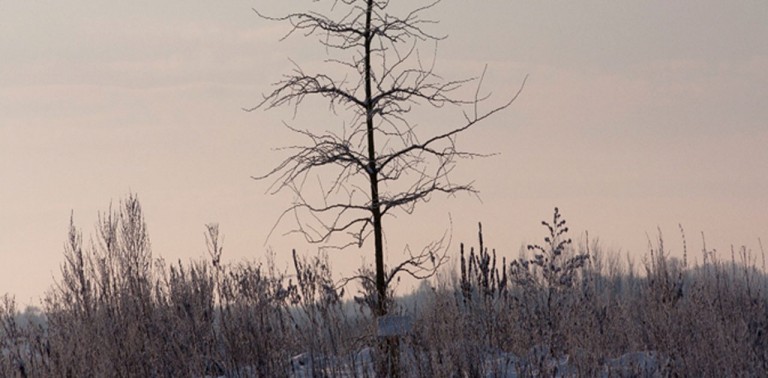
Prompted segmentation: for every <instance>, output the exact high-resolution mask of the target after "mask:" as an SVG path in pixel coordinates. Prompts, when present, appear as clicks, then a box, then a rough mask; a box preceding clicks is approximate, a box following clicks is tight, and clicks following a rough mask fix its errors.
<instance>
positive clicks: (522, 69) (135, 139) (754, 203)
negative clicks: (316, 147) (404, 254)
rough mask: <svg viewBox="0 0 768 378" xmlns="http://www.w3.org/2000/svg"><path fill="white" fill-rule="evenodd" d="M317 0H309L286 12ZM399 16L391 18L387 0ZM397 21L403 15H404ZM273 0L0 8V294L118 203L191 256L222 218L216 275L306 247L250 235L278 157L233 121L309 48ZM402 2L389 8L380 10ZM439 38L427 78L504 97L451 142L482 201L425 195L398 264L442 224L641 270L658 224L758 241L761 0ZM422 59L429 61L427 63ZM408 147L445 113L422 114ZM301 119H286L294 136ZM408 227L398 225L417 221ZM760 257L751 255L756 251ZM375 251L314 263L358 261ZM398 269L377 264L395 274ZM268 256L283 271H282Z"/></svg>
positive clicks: (490, 240) (201, 252)
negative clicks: (565, 229) (222, 261)
mask: <svg viewBox="0 0 768 378" xmlns="http://www.w3.org/2000/svg"><path fill="white" fill-rule="evenodd" d="M304 3H306V4H309V5H308V6H312V7H314V9H323V8H322V6H323V4H322V3H321V4H313V3H312V2H310V1H309V0H307V1H303V2H300V1H296V2H293V3H291V4H294V5H296V4H298V5H299V6H301V5H302V4H304ZM393 3H395V1H393ZM406 3H407V4H411V2H410V1H409V2H406ZM283 4H286V3H285V2H284V1H245V0H239V1H224V2H223V1H195V2H190V1H181V0H166V1H160V2H158V1H145V0H142V1H130V2H114V1H112V2H104V1H95V0H68V1H61V0H56V1H54V0H47V1H46V0H36V1H26V0H0V293H3V292H9V293H13V294H16V296H17V299H19V300H20V301H22V302H24V303H27V302H29V301H30V300H32V302H34V301H35V300H36V299H35V298H37V297H38V296H40V295H41V294H42V293H43V292H44V291H45V290H46V289H47V288H48V287H49V286H50V285H51V283H52V282H53V279H54V278H56V277H58V276H59V271H58V269H59V265H60V263H61V262H62V250H63V245H64V242H65V240H66V234H67V227H68V222H69V216H70V212H72V211H73V212H74V220H75V223H76V224H77V225H78V226H79V227H81V228H82V229H83V231H84V234H85V235H86V239H87V238H88V237H89V236H88V235H90V234H92V233H93V230H94V225H95V222H96V219H97V214H98V212H99V211H106V210H107V208H108V206H109V203H110V201H112V202H119V201H120V200H121V199H122V198H125V196H126V195H127V194H128V193H130V192H134V193H136V194H137V195H138V196H139V199H140V200H141V203H142V205H143V207H144V212H145V215H146V217H147V223H148V226H149V231H150V237H151V240H152V246H153V251H154V253H155V255H156V256H163V257H164V258H166V259H167V260H170V261H175V260H178V259H181V260H183V261H187V260H189V259H195V258H200V257H203V256H205V242H204V237H203V232H204V230H205V227H204V225H205V224H206V223H210V222H218V223H220V224H221V228H222V232H223V233H224V234H225V244H224V248H225V252H224V254H225V258H229V259H231V260H232V261H238V260H240V259H245V258H263V256H264V253H265V250H267V249H268V248H270V247H271V248H273V249H274V250H275V253H277V254H278V258H279V259H283V258H284V256H286V255H287V254H288V252H289V250H290V248H296V249H297V250H298V251H300V252H302V253H313V252H314V251H315V250H316V249H315V247H312V246H309V245H306V244H304V243H302V242H301V241H300V240H297V239H291V238H287V237H282V236H280V234H281V232H282V231H285V230H287V229H288V228H289V226H290V224H287V225H281V226H279V227H278V232H277V233H276V234H275V235H273V236H272V237H271V238H270V239H269V240H267V234H268V233H269V231H270V229H271V228H272V226H273V224H274V222H275V221H276V220H277V218H278V217H279V215H280V213H281V211H282V209H283V208H285V207H286V206H287V205H288V204H289V202H290V200H291V198H290V196H286V195H282V196H280V195H279V196H268V195H265V191H266V190H267V183H265V182H257V181H253V180H251V179H250V176H251V175H259V174H263V173H265V172H266V171H268V170H269V169H270V168H272V166H273V165H274V164H275V163H276V162H278V161H279V158H280V157H281V156H282V155H280V153H278V152H275V151H272V150H271V148H273V147H279V146H282V145H285V144H289V143H292V142H295V141H296V140H295V139H292V138H293V136H291V135H290V134H289V133H287V132H286V131H285V129H284V128H282V127H281V121H283V120H291V117H292V114H291V112H290V111H289V110H288V109H286V111H275V112H266V113H265V112H261V111H258V112H253V113H246V112H243V111H242V110H241V108H242V107H248V106H252V105H255V104H256V103H257V101H258V100H259V99H260V96H261V94H262V93H263V92H266V91H268V90H269V88H270V87H269V85H270V83H272V82H274V81H276V80H278V79H280V77H281V74H283V73H285V72H286V68H287V67H289V63H290V62H289V60H288V59H289V58H291V59H293V60H295V61H297V62H299V63H301V64H302V66H303V67H304V68H305V69H307V70H311V69H312V68H313V67H315V64H316V63H317V62H319V61H321V60H322V59H325V58H326V55H325V51H324V50H323V49H322V48H319V47H318V45H317V44H316V43H315V40H314V39H303V38H300V37H295V38H291V39H289V40H288V41H285V42H279V41H278V39H279V38H280V37H281V36H282V35H283V34H284V33H285V32H286V31H287V29H286V28H285V26H283V25H280V24H274V23H268V22H265V21H264V20H261V19H259V18H258V17H257V16H256V15H255V14H254V12H253V11H252V10H251V8H252V7H259V8H261V9H264V10H265V11H267V12H273V13H271V14H279V13H280V11H281V10H282V9H281V6H282V5H283ZM395 5H397V6H398V7H399V6H400V5H399V4H395ZM429 14H430V15H431V16H432V18H433V19H435V20H439V21H440V23H439V24H436V25H433V28H434V31H435V33H436V34H447V35H448V36H449V37H448V39H447V40H445V41H443V42H441V43H440V45H439V46H438V49H437V59H438V64H437V66H436V70H437V72H438V73H441V74H442V75H443V76H444V77H446V78H463V77H467V76H473V75H477V74H479V73H480V72H482V70H483V67H484V66H485V65H488V74H487V77H486V85H485V89H486V90H487V91H492V92H493V96H494V97H493V98H492V100H491V103H490V104H489V106H490V105H492V104H494V102H493V101H496V102H495V103H501V102H502V101H504V100H505V99H507V98H509V97H510V96H511V95H513V94H514V93H515V91H516V90H517V88H518V86H519V85H520V83H521V81H522V79H523V77H525V75H530V76H529V80H528V83H527V85H526V87H525V89H524V91H523V94H522V95H521V97H520V99H519V100H518V101H517V102H515V103H514V104H513V106H512V107H510V108H509V109H508V110H506V111H505V112H504V113H503V114H501V115H500V116H498V117H495V118H492V119H490V120H489V121H488V122H486V123H484V124H482V125H480V126H479V127H477V128H475V129H473V130H472V131H471V132H469V133H467V134H465V135H463V136H462V137H461V138H460V139H459V143H460V144H461V145H462V146H463V147H465V148H466V149H472V150H476V151H479V152H496V153H498V155H497V156H494V157H491V158H488V159H481V160H473V161H468V162H466V164H464V165H462V166H460V167H459V169H458V170H457V175H456V177H455V178H456V179H458V180H461V179H466V180H474V181H475V186H476V187H477V188H478V189H479V190H480V191H481V199H482V201H479V200H477V199H476V198H474V197H469V196H458V197H456V198H453V199H450V200H444V199H442V198H436V199H435V200H434V201H432V202H430V203H428V204H424V205H422V206H421V207H420V208H417V211H416V215H415V216H413V217H406V216H399V217H398V218H396V219H394V218H388V219H387V220H386V221H387V224H385V226H386V227H389V228H388V232H387V242H388V248H389V250H390V252H391V254H392V255H393V256H396V255H397V254H398V253H399V252H400V251H401V250H402V249H403V248H404V246H405V245H406V244H408V245H411V246H412V248H414V249H416V248H421V246H423V244H425V243H426V242H428V241H429V240H432V239H434V238H437V237H439V236H440V235H441V234H442V232H443V230H444V229H446V228H448V227H449V226H450V222H449V221H448V219H449V215H450V219H452V225H453V241H454V245H455V248H453V249H452V252H454V253H456V252H457V244H458V242H465V243H470V244H474V242H475V237H476V236H475V235H476V232H477V229H476V227H477V226H476V224H477V222H483V224H484V229H485V238H486V242H487V245H490V246H492V247H495V248H497V249H498V250H499V251H500V252H503V253H505V254H506V255H507V256H517V253H518V249H519V247H520V246H521V245H523V244H524V243H527V242H532V241H537V240H540V239H541V238H542V237H543V236H544V235H543V231H544V230H543V229H542V228H541V226H540V225H539V224H540V221H541V220H542V219H549V218H550V217H551V212H552V208H553V207H555V206H559V207H560V209H561V212H562V213H563V214H564V216H565V218H566V220H568V222H569V225H570V226H571V230H572V233H573V237H574V238H576V239H578V238H579V237H580V235H583V233H584V232H585V231H589V234H590V237H591V238H596V237H598V238H600V240H601V241H602V244H603V245H604V246H605V249H607V250H613V251H621V252H622V253H624V252H629V253H630V254H631V255H633V256H636V258H638V259H639V258H640V257H641V256H643V255H644V254H645V253H646V252H647V250H648V249H647V242H648V237H649V236H650V237H651V238H654V237H655V235H656V234H657V227H658V228H660V229H661V230H662V232H663V233H664V235H665V242H666V244H667V246H668V247H670V249H671V250H672V253H673V254H679V253H680V249H681V242H680V239H681V238H680V232H679V229H678V224H679V223H680V224H682V225H683V227H684V228H685V231H686V236H687V238H688V246H689V248H690V249H691V250H689V253H691V254H693V255H694V256H695V257H699V256H700V254H699V251H700V249H701V233H702V232H704V234H705V235H706V238H707V246H708V247H709V248H717V249H718V250H719V251H723V254H722V256H723V257H728V256H730V246H731V244H733V245H736V246H740V245H742V244H743V245H747V246H748V247H749V248H751V249H753V251H755V252H756V253H758V254H759V246H758V242H757V241H758V238H763V239H768V2H764V1H729V2H725V1H675V2H668V1H631V2H630V1H612V2H597V1H579V2H544V1H510V0H483V1H474V2H470V1H458V0H446V1H444V2H443V3H442V4H440V5H439V6H438V7H436V8H434V9H433V10H432V11H431V13H429ZM433 49H434V46H432V45H426V46H424V51H427V52H428V53H430V54H431V52H432V50H433ZM424 114H425V115H424V116H423V117H424V118H422V119H421V121H420V122H421V123H423V124H424V131H425V132H429V131H430V130H439V129H440V128H441V127H447V126H450V125H451V122H452V121H459V120H460V119H461V118H460V117H461V113H460V109H446V110H445V111H444V112H440V113H426V112H425V113H424ZM315 116H317V114H312V110H311V109H308V110H307V111H306V112H304V113H300V114H299V116H297V118H296V119H295V120H293V121H292V122H295V123H297V124H299V126H301V125H300V123H301V121H302V120H309V119H313V117H315ZM414 225H417V226H414ZM764 242H766V243H768V240H765V241H764ZM368 249H370V247H367V248H364V249H363V250H358V249H349V250H345V251H343V252H337V253H334V254H332V255H331V260H332V261H334V262H338V265H339V267H340V269H342V270H343V269H352V268H355V267H357V266H359V264H360V262H361V261H363V259H365V260H366V261H368V262H372V261H373V258H372V257H370V256H367V255H369V254H370V252H369V251H368ZM393 258H394V257H393ZM282 261H284V260H282Z"/></svg>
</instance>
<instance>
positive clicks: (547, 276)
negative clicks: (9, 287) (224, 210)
mask: <svg viewBox="0 0 768 378" xmlns="http://www.w3.org/2000/svg"><path fill="white" fill-rule="evenodd" d="M543 225H544V226H545V228H546V234H545V235H546V236H545V238H544V242H543V244H541V245H537V244H534V245H531V246H528V248H526V249H525V250H523V251H520V253H519V256H518V257H517V258H510V259H509V260H508V257H507V256H503V255H502V254H498V253H497V252H496V251H495V250H493V249H489V248H488V247H487V246H486V245H485V241H484V240H483V233H482V229H480V230H479V232H478V245H477V246H476V247H471V248H465V246H464V245H462V246H461V247H460V249H459V251H458V252H459V253H458V256H457V258H458V263H459V264H458V269H457V270H456V271H451V270H447V271H444V272H442V274H441V275H439V278H437V279H435V280H433V281H431V282H424V283H423V284H422V285H421V286H420V289H419V290H417V291H415V292H414V293H412V294H410V295H408V296H405V297H400V298H398V299H397V300H396V302H395V303H394V304H393V308H394V309H395V310H394V312H395V313H401V314H407V315H409V316H410V317H411V318H412V319H413V329H412V331H411V332H410V333H408V334H407V335H405V336H403V337H402V338H401V339H400V341H399V343H398V347H399V348H400V351H401V353H400V358H398V360H397V363H398V364H399V365H400V366H399V369H398V375H400V376H413V377H434V376H442V377H451V376H455V377H463V376H468V377H479V376H518V375H523V376H528V375H533V376H553V375H579V376H600V375H604V376H612V375H620V376H621V375H660V376H664V375H686V376H733V375H748V376H765V375H768V349H767V348H766V347H767V346H768V339H766V333H767V332H768V294H767V292H766V290H767V289H768V281H767V279H766V275H765V272H764V268H763V267H761V268H758V267H757V264H756V259H755V256H753V255H752V254H751V252H750V251H749V250H748V249H746V248H740V249H732V250H731V251H729V254H728V255H729V256H728V257H729V258H728V259H726V260H723V259H721V257H720V256H718V253H717V252H716V251H714V250H708V249H706V247H705V248H703V250H702V251H701V254H702V259H701V261H702V262H701V263H699V264H695V265H689V263H688V255H689V253H688V251H687V249H686V250H685V251H684V258H683V259H682V260H679V259H676V258H672V257H670V255H669V251H667V250H666V249H665V246H664V240H663V238H662V237H661V236H659V238H658V240H656V241H655V242H654V243H651V246H650V248H649V251H648V254H647V256H646V258H645V259H644V260H643V263H642V264H641V266H640V269H636V268H635V267H634V266H633V265H632V264H628V263H622V262H621V260H620V258H621V257H620V256H617V255H612V254H610V253H608V252H606V251H604V250H603V249H602V248H601V246H600V245H599V243H597V242H594V241H592V242H590V241H589V240H588V239H584V240H583V241H582V242H581V243H579V244H578V245H573V243H572V242H571V239H569V238H568V229H567V227H566V224H565V221H564V220H563V218H562V216H561V215H560V214H559V212H558V211H557V210H556V211H555V213H554V216H553V218H552V220H551V221H549V222H543ZM207 240H208V249H209V251H210V256H209V258H206V259H201V260H198V261H190V262H182V261H178V262H174V263H168V262H165V261H164V260H162V259H161V258H157V257H155V256H154V255H153V252H152V250H151V244H150V240H149V236H148V232H147V229H146V224H145V222H144V219H143V215H142V212H141V206H140V204H139V201H138V199H137V198H136V197H135V196H129V197H128V198H127V199H126V200H125V201H123V202H122V203H121V204H119V206H118V207H117V208H116V209H111V208H110V209H109V211H108V212H106V213H104V214H101V215H100V217H99V222H98V226H97V233H96V235H94V237H93V241H91V242H90V243H87V244H86V243H84V242H83V237H82V234H81V232H80V231H79V230H78V229H77V228H76V227H75V225H74V222H71V225H70V231H69V233H68V236H67V243H66V248H65V250H64V256H63V257H64V258H63V263H62V265H61V277H60V278H59V279H58V280H57V281H56V282H55V284H54V285H52V287H51V289H50V291H49V292H48V293H47V295H46V296H45V299H44V301H43V303H42V308H41V310H40V311H34V310H33V309H28V310H27V311H25V312H21V311H20V310H19V309H17V308H16V304H15V302H14V300H13V298H12V297H9V296H7V295H6V296H5V297H3V298H2V301H0V349H1V351H2V353H0V376H4V377H81V376H115V377H178V376H186V377H195V376H197V377H202V376H230V377H252V376H253V377H267V376H269V377H271V376H300V375H302V374H311V375H314V376H322V375H328V376H372V375H375V373H374V372H373V371H372V370H373V369H375V368H376V367H379V366H387V364H380V363H372V362H371V360H372V359H373V360H375V359H376V358H377V357H381V358H383V355H384V354H383V353H377V352H376V350H377V349H376V346H377V345H378V343H377V338H376V321H375V319H374V318H373V317H372V316H371V313H372V312H371V311H370V306H371V304H372V303H373V302H374V301H373V300H372V299H371V298H372V297H371V295H372V294H373V291H372V290H373V289H372V288H370V287H366V286H365V285H363V286H361V288H360V289H358V290H359V292H358V293H357V295H353V294H350V293H345V292H344V288H342V287H339V286H338V285H337V284H336V283H335V281H334V280H333V274H332V271H331V265H330V263H329V260H332V259H329V258H328V256H326V255H319V256H314V257H302V256H298V255H296V254H295V253H294V265H293V267H292V269H291V272H290V273H289V272H284V271H280V270H279V269H277V268H276V267H275V266H274V264H272V263H271V262H270V260H267V261H266V262H263V263H258V262H242V263H238V264H225V263H223V262H222V258H221V256H222V250H223V249H222V245H221V241H220V237H219V232H218V228H217V227H216V226H215V225H211V226H209V227H208V234H207ZM686 248H687V247H686ZM366 273H370V272H368V271H367V270H365V269H364V268H362V269H361V272H360V274H361V275H365V274H366ZM363 282H366V281H363ZM347 290H348V291H349V290H350V289H349V288H348V289H347ZM384 374H385V372H383V371H379V375H384Z"/></svg>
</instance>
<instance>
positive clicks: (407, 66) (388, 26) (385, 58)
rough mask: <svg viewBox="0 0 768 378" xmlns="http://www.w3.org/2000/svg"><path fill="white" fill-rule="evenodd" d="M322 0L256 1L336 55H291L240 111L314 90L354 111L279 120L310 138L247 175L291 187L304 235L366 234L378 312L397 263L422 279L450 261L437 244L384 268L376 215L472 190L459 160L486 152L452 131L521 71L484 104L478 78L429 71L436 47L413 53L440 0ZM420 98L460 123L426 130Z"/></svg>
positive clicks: (474, 120) (476, 118) (476, 117)
mask: <svg viewBox="0 0 768 378" xmlns="http://www.w3.org/2000/svg"><path fill="white" fill-rule="evenodd" d="M327 3H329V4H328V5H329V9H328V10H327V12H325V13H324V14H323V13H318V12H311V11H307V12H298V13H289V14H287V15H284V16H280V17H273V16H268V15H265V14H263V13H261V12H259V11H258V10H255V11H256V13H257V14H258V15H259V16H260V17H261V18H263V19H266V20H271V21H278V22H284V23H287V24H289V25H290V30H289V31H288V32H287V34H286V35H285V36H284V37H283V39H285V38H288V37H289V36H291V35H294V34H302V35H304V36H305V37H310V36H315V37H319V43H320V44H322V45H323V46H324V48H325V49H326V51H327V53H328V54H329V56H331V57H330V58H328V59H327V60H326V63H328V64H329V66H328V67H331V68H326V69H325V70H324V72H321V73H313V72H307V71H305V70H304V69H303V68H302V67H301V66H300V65H299V64H297V63H295V62H293V61H291V62H292V63H293V65H294V67H293V70H292V71H291V72H290V73H288V74H286V75H284V77H283V79H282V80H280V81H278V82H276V83H275V84H274V89H273V90H272V91H271V92H269V93H266V94H265V95H264V97H263V99H262V100H261V102H259V103H258V104H257V105H256V106H255V107H253V108H249V109H245V110H247V111H253V110H256V109H272V108H277V107H282V106H292V107H294V112H295V111H297V110H298V107H299V105H301V104H302V102H303V101H305V99H307V98H310V97H321V98H324V99H325V100H327V101H328V103H329V107H330V110H331V111H332V112H333V113H334V114H336V112H337V108H341V109H343V111H344V112H345V114H349V116H348V118H346V119H345V121H344V122H341V124H340V125H338V126H336V127H335V128H334V129H333V130H331V131H319V130H317V128H313V129H312V130H309V129H300V128H295V127H293V126H290V125H288V124H287V123H286V127H288V128H289V129H290V130H292V131H294V132H296V133H298V134H300V135H301V136H303V137H304V138H306V141H307V143H306V144H304V145H297V146H291V147H287V148H286V149H288V150H289V151H290V156H289V157H288V158H286V159H285V160H284V161H282V163H280V164H279V165H277V166H276V167H275V168H274V169H273V170H271V171H270V172H269V173H267V174H266V175H263V176H259V177H254V178H255V179H266V178H271V179H274V182H273V184H272V185H271V186H270V189H269V191H270V192H271V193H273V194H274V193H277V192H280V191H285V190H287V191H291V192H293V193H294V194H295V198H296V200H295V202H294V203H293V205H292V206H290V207H289V208H288V209H286V211H285V212H284V213H283V216H285V215H289V214H291V215H295V216H296V217H297V224H298V227H297V229H296V230H294V231H295V232H299V233H301V234H302V235H304V237H306V239H307V240H308V241H309V242H312V243H326V242H328V241H329V239H330V238H331V237H332V236H333V235H335V234H339V233H341V234H347V235H348V236H349V237H351V239H349V240H351V241H349V242H348V243H342V244H341V245H340V247H346V246H349V245H355V244H356V245H358V246H360V247H362V245H363V242H364V241H365V240H366V239H367V238H368V237H370V235H371V233H372V234H373V239H374V251H375V259H376V274H375V276H376V278H375V287H376V291H377V294H378V298H377V301H376V304H375V306H374V307H375V308H374V310H375V313H376V314H377V315H384V314H386V313H387V288H388V287H389V284H390V282H392V280H393V279H394V278H395V277H396V276H397V275H398V274H399V273H407V274H410V275H412V276H414V277H416V278H425V277H429V276H430V275H431V274H434V272H435V270H436V268H437V267H438V266H439V265H440V264H442V263H443V262H444V261H445V255H444V254H443V255H440V254H439V253H437V254H436V252H438V251H437V250H436V247H438V246H439V244H440V243H437V244H435V245H431V247H427V248H425V249H424V250H422V252H419V253H410V257H409V258H408V259H406V260H405V261H403V262H401V263H400V264H397V265H396V266H395V267H394V268H393V269H391V270H390V271H386V269H385V264H384V236H383V225H382V217H384V216H385V215H388V214H391V213H393V212H394V211H395V210H401V211H404V212H405V213H407V214H410V213H412V212H413V210H414V207H415V206H416V204H417V203H419V202H426V201H428V200H429V199H430V197H431V196H432V195H433V194H436V193H444V194H447V195H453V194H455V193H458V192H469V193H475V188H474V187H473V186H472V184H471V183H462V184H457V183H454V182H452V181H451V180H450V174H451V172H452V171H453V169H454V167H455V165H456V162H457V161H458V160H460V159H466V158H473V157H478V156H482V155H481V154H478V153H473V152H468V151H463V150H460V149H458V148H457V147H456V144H455V141H456V137H457V135H459V134H460V133H462V132H464V131H467V130H469V129H470V128H472V127H473V126H475V125H476V124H478V123H479V122H481V121H483V120H485V119H487V118H489V117H491V116H492V115H494V114H496V113H498V112H500V111H502V110H504V109H505V108H507V107H509V106H510V105H511V104H512V102H513V101H514V100H515V99H516V98H517V97H518V95H519V94H520V91H522V88H523V85H524V83H525V80H523V85H521V86H520V89H519V90H518V91H517V93H516V94H515V95H514V96H513V97H512V98H511V99H509V101H507V102H505V103H503V104H501V105H500V106H497V107H493V108H491V110H488V111H484V112H481V111H479V109H478V107H479V105H480V103H481V102H482V101H483V100H485V99H487V97H488V96H483V95H481V94H480V86H481V84H482V78H483V76H480V77H479V78H473V79H466V80H454V81H447V80H443V79H442V78H441V77H440V76H438V75H437V74H436V73H435V72H434V67H435V55H434V54H433V55H432V57H431V59H429V60H427V61H425V60H424V59H423V58H422V56H421V55H420V54H419V49H418V47H419V46H420V45H421V44H423V43H425V42H427V43H433V44H434V46H435V47H436V45H437V42H438V41H439V40H441V39H443V38H444V37H441V36H436V35H433V34H430V33H429V31H427V30H426V27H427V26H429V25H430V24H434V23H435V21H432V20H429V19H426V18H424V17H423V14H424V13H425V12H426V11H428V10H429V9H431V8H433V7H434V6H435V5H437V4H438V3H439V0H438V1H435V2H432V3H428V4H426V5H422V6H418V7H416V8H415V9H412V10H410V11H407V12H405V13H403V14H396V12H394V11H391V8H394V7H393V6H391V4H390V1H389V0H328V1H327ZM409 5H410V4H409ZM339 57H344V58H339ZM483 75H484V71H483ZM471 82H475V83H476V85H477V90H476V91H475V92H474V96H473V95H469V96H466V97H468V98H467V99H461V98H459V96H458V95H457V93H456V92H457V91H458V90H459V89H461V88H462V87H463V86H464V85H465V84H469V83H471ZM418 104H428V105H431V106H432V107H434V108H442V107H444V106H446V105H451V106H458V107H460V108H462V109H463V110H462V113H463V116H464V117H463V119H462V120H461V121H460V122H458V123H457V125H455V126H453V127H451V128H447V129H446V130H444V131H442V132H438V133H436V134H435V135H431V136H429V137H427V138H422V137H419V136H418V135H417V133H416V127H415V124H414V123H412V122H410V121H409V120H408V118H407V117H408V113H409V112H410V111H411V110H412V106H413V105H418ZM294 114H295V113H294ZM310 175H317V177H318V181H319V182H320V185H319V186H320V192H321V193H322V197H321V198H319V199H317V200H313V199H311V198H309V197H307V195H306V192H305V190H304V185H305V182H306V180H307V178H308V176H310ZM321 177H323V178H321ZM329 177H330V178H331V179H330V180H328V178H329ZM313 179H314V177H313ZM324 180H325V181H324ZM283 216H281V219H282V218H283ZM278 222H279V220H278ZM369 279H370V278H369Z"/></svg>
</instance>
